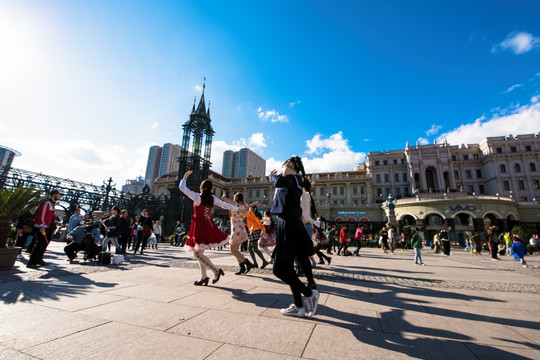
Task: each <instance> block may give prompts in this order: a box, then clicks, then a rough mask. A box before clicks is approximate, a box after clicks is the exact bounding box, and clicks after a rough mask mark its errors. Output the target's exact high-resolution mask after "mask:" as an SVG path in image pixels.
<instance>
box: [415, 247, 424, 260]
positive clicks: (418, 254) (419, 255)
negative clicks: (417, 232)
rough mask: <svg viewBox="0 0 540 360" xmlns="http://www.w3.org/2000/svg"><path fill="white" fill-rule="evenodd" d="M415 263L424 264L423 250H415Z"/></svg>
mask: <svg viewBox="0 0 540 360" xmlns="http://www.w3.org/2000/svg"><path fill="white" fill-rule="evenodd" d="M414 263H415V264H422V249H421V248H414Z"/></svg>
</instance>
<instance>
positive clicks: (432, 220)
mask: <svg viewBox="0 0 540 360" xmlns="http://www.w3.org/2000/svg"><path fill="white" fill-rule="evenodd" d="M425 223H426V225H427V226H443V225H444V221H443V218H442V217H441V216H440V215H437V214H431V215H428V216H427V217H426V220H425Z"/></svg>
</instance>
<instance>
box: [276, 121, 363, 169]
mask: <svg viewBox="0 0 540 360" xmlns="http://www.w3.org/2000/svg"><path fill="white" fill-rule="evenodd" d="M306 146H307V150H306V153H305V156H304V157H303V159H302V160H303V163H304V168H305V169H306V172H308V173H319V172H332V171H351V170H353V169H354V166H355V165H356V164H358V163H361V162H364V161H365V159H366V154H365V153H362V152H354V151H353V150H352V149H351V147H350V145H349V141H348V140H347V139H344V138H343V133H342V132H341V131H340V132H338V133H336V134H333V135H331V136H330V137H328V138H326V139H325V138H323V137H322V136H321V134H317V135H315V136H314V137H313V138H312V139H311V140H307V141H306ZM313 155H315V156H313ZM281 163H283V161H282V162H281ZM280 166H281V165H280ZM268 168H269V167H268V166H267V169H268Z"/></svg>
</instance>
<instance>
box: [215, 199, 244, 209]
mask: <svg viewBox="0 0 540 360" xmlns="http://www.w3.org/2000/svg"><path fill="white" fill-rule="evenodd" d="M227 200H229V199H227ZM214 205H216V206H219V207H220V208H223V209H227V210H238V206H235V205H233V204H231V203H228V202H225V201H223V200H220V199H218V197H217V196H214Z"/></svg>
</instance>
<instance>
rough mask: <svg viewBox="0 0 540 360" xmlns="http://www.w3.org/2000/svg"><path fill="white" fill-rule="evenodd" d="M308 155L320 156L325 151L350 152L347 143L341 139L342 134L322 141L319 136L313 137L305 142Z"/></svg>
mask: <svg viewBox="0 0 540 360" xmlns="http://www.w3.org/2000/svg"><path fill="white" fill-rule="evenodd" d="M306 145H307V147H308V151H307V153H308V154H310V155H311V154H321V153H323V152H324V151H325V150H330V151H333V152H344V151H347V150H350V147H349V141H348V140H346V139H343V132H341V131H340V132H338V133H337V134H334V135H331V136H330V137H329V138H328V139H323V138H322V137H321V134H317V135H315V136H314V137H313V138H312V139H311V140H307V141H306Z"/></svg>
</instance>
